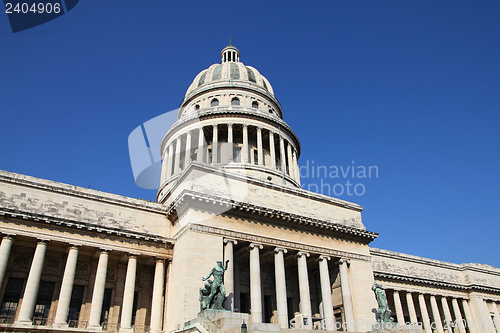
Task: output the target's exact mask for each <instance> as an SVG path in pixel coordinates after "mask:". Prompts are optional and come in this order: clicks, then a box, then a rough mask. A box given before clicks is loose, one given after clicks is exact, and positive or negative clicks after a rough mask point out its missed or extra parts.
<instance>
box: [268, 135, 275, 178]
mask: <svg viewBox="0 0 500 333" xmlns="http://www.w3.org/2000/svg"><path fill="white" fill-rule="evenodd" d="M269 152H270V154H271V168H273V169H276V149H275V147H274V133H273V132H271V131H269Z"/></svg>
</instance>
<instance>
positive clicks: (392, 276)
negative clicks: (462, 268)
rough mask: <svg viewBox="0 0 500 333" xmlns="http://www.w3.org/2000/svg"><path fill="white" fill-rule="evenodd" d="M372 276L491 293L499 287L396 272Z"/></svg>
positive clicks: (497, 291) (497, 290)
mask: <svg viewBox="0 0 500 333" xmlns="http://www.w3.org/2000/svg"><path fill="white" fill-rule="evenodd" d="M373 276H375V277H378V278H382V279H386V280H389V281H393V280H395V281H406V282H412V283H420V284H423V285H431V286H439V287H445V288H451V289H460V290H464V291H468V292H470V291H485V292H493V293H499V292H500V288H492V287H485V286H481V285H477V284H466V285H464V284H456V283H449V282H442V281H435V280H430V279H422V278H415V277H409V276H403V275H397V274H388V273H381V272H376V271H374V272H373Z"/></svg>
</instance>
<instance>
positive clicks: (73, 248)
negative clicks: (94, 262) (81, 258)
mask: <svg viewBox="0 0 500 333" xmlns="http://www.w3.org/2000/svg"><path fill="white" fill-rule="evenodd" d="M81 246H82V245H81V244H73V243H72V244H69V246H68V251H69V250H77V251H78V250H79V249H80V247H81Z"/></svg>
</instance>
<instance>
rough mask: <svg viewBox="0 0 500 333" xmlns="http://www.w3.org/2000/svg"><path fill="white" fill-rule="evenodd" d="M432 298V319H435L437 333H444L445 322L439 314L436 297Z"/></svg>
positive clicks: (432, 296)
mask: <svg viewBox="0 0 500 333" xmlns="http://www.w3.org/2000/svg"><path fill="white" fill-rule="evenodd" d="M430 298H431V309H432V317H433V318H434V325H435V326H436V331H437V332H438V333H444V330H443V322H442V321H441V315H440V314H439V309H438V305H437V302H436V297H435V296H434V295H431V297H430Z"/></svg>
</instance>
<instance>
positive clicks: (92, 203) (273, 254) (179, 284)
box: [0, 46, 500, 333]
mask: <svg viewBox="0 0 500 333" xmlns="http://www.w3.org/2000/svg"><path fill="white" fill-rule="evenodd" d="M239 57H240V53H239V51H238V50H237V49H236V48H235V47H233V46H228V47H227V48H225V49H224V50H223V51H222V53H221V60H222V61H221V63H220V64H214V65H212V66H210V67H209V68H208V69H207V70H204V71H202V72H201V73H200V74H199V75H197V76H196V78H195V80H194V81H193V83H192V84H191V86H190V87H189V89H188V91H187V93H186V96H185V99H184V101H183V102H182V103H181V107H180V110H179V114H178V121H177V122H176V123H175V124H174V125H173V126H172V127H171V128H170V129H168V128H166V129H165V133H166V134H165V136H164V138H163V140H162V143H161V154H162V157H163V166H162V175H161V184H160V188H159V190H158V194H157V202H149V201H145V200H139V199H132V198H127V197H123V196H119V195H114V194H109V193H103V192H99V191H95V190H91V189H85V188H80V187H77V186H72V185H67V184H61V183H57V182H53V181H48V180H43V179H37V178H34V177H29V176H23V175H19V174H15V173H10V172H5V171H0V233H1V235H2V240H1V243H0V301H1V307H0V328H1V329H2V330H3V331H8V332H21V331H22V332H35V331H51V332H53V331H68V332H69V331H71V332H74V331H82V332H84V331H85V332H86V331H107V332H117V331H120V332H139V333H140V332H149V331H152V332H173V331H186V332H191V331H193V332H194V331H196V332H203V333H205V332H215V331H217V332H236V331H240V325H241V323H242V321H243V320H245V321H246V322H247V323H248V329H249V330H250V331H255V332H257V331H285V330H288V329H290V328H292V329H296V330H328V331H334V330H343V331H349V332H367V331H371V330H372V328H373V325H374V324H375V323H376V318H375V312H376V311H375V310H376V308H377V302H376V300H375V297H374V295H373V293H372V291H371V287H372V285H373V283H374V282H378V283H381V284H382V285H383V286H384V287H385V289H386V293H387V296H388V300H389V308H390V309H391V310H392V315H393V318H394V320H395V323H397V324H398V325H399V326H400V329H401V330H403V329H405V330H406V329H408V330H407V331H412V330H410V329H411V328H410V329H409V328H407V327H404V328H403V325H405V324H408V325H410V326H411V325H413V326H414V327H413V328H417V331H418V330H419V329H423V330H424V331H425V332H427V333H430V332H443V333H444V332H445V331H446V332H455V333H457V332H460V333H466V332H471V333H472V332H477V333H479V332H495V331H498V328H500V315H499V305H500V269H498V268H495V267H491V266H487V265H481V264H461V265H458V264H452V263H446V262H441V261H437V260H431V259H426V258H420V257H416V256H411V255H406V254H402V253H397V252H391V251H385V250H381V249H375V248H370V246H369V244H370V243H371V241H372V240H373V239H375V238H376V237H377V236H378V234H377V233H375V232H372V231H369V230H366V228H365V226H364V225H363V221H362V217H361V212H362V207H360V206H359V205H357V204H355V203H350V202H346V201H343V200H339V199H336V198H331V197H328V196H324V195H320V194H316V193H312V192H309V191H305V190H303V189H301V188H300V176H299V172H298V159H299V156H300V143H299V140H298V138H297V137H296V135H295V134H294V133H293V131H292V129H291V128H290V127H289V126H288V125H287V124H286V123H285V122H284V121H283V119H282V118H283V110H282V109H281V106H280V104H279V102H278V101H277V99H276V98H275V97H274V91H273V89H272V87H271V85H270V83H269V81H267V79H266V78H265V77H264V76H262V75H261V74H260V73H259V72H258V71H257V70H256V69H255V68H253V67H250V66H244V65H243V64H242V63H241V62H240V61H239ZM217 260H229V266H228V270H227V271H226V274H225V281H224V284H225V286H226V294H227V299H226V302H225V304H224V306H225V308H226V309H227V310H228V312H213V311H208V312H204V313H201V314H199V309H200V305H199V301H198V295H199V288H200V287H201V286H202V281H201V277H202V276H203V275H205V274H207V272H209V271H210V270H211V268H212V267H213V266H214V265H215V263H216V261H217Z"/></svg>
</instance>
